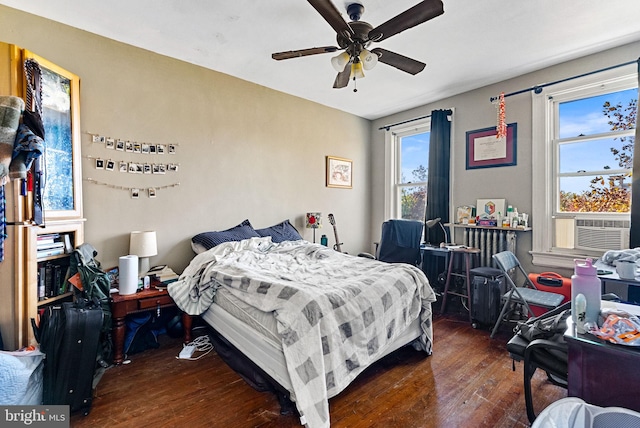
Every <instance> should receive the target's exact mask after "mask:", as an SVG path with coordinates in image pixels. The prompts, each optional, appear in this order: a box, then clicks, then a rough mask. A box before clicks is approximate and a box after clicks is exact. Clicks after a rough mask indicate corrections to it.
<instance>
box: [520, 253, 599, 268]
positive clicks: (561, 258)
mask: <svg viewBox="0 0 640 428" xmlns="http://www.w3.org/2000/svg"><path fill="white" fill-rule="evenodd" d="M530 254H531V255H532V256H533V260H532V263H533V264H534V265H535V266H546V267H552V268H565V269H573V268H574V267H575V262H574V260H575V259H586V258H591V259H594V260H595V259H597V258H599V257H600V256H601V255H597V254H591V255H587V254H574V253H558V252H550V251H549V252H541V251H531V252H530Z"/></svg>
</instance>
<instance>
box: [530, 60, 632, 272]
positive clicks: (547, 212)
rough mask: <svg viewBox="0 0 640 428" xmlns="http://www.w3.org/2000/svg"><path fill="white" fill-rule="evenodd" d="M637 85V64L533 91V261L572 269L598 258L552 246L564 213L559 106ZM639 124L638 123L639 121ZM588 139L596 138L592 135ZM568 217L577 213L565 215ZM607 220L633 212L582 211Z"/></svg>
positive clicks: (586, 215) (627, 215)
mask: <svg viewBox="0 0 640 428" xmlns="http://www.w3.org/2000/svg"><path fill="white" fill-rule="evenodd" d="M637 87H638V75H637V70H636V67H635V65H634V64H630V65H627V66H623V67H619V68H615V69H610V70H606V71H602V72H598V73H595V74H590V75H585V76H582V77H578V78H575V79H571V80H567V81H565V82H561V83H557V84H554V85H553V87H552V88H551V89H549V90H546V91H545V90H543V91H541V92H540V93H535V92H532V139H531V140H532V144H533V147H532V166H533V168H532V170H533V176H532V213H531V214H532V227H533V231H534V233H533V236H532V251H531V254H532V256H533V264H534V265H541V266H548V267H559V268H573V267H574V264H575V263H574V259H575V258H580V257H582V258H585V257H593V256H595V257H598V256H599V255H601V254H598V253H595V254H589V253H588V252H587V251H584V250H582V251H580V250H568V249H559V248H555V247H553V243H554V232H553V231H554V228H553V221H554V219H555V218H562V217H563V215H562V214H559V213H557V212H556V201H557V200H558V187H557V186H558V184H557V178H558V176H557V175H556V170H557V165H558V162H559V153H558V152H559V150H558V147H559V142H560V143H561V142H562V141H564V140H566V139H559V140H554V139H555V138H556V135H558V127H559V124H558V123H557V122H558V121H557V117H558V105H559V103H560V102H566V101H571V100H575V99H581V98H586V97H590V96H596V95H601V94H606V93H610V92H616V91H620V90H625V89H632V88H637ZM636 126H637V124H636ZM588 138H593V136H589V137H588ZM566 216H575V215H573V214H566V215H565V217H566ZM583 216H584V217H588V216H592V217H596V216H597V217H599V218H606V219H620V218H626V219H629V218H630V213H625V214H618V213H580V217H583Z"/></svg>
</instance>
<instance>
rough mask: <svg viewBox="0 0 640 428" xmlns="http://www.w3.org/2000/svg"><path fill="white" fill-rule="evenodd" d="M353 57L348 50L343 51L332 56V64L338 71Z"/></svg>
mask: <svg viewBox="0 0 640 428" xmlns="http://www.w3.org/2000/svg"><path fill="white" fill-rule="evenodd" d="M350 59H351V55H349V54H348V53H347V52H346V51H344V52H342V53H341V54H340V55H337V56H334V57H333V58H331V65H332V66H333V68H334V69H335V70H336V71H337V72H341V71H343V70H344V68H345V66H346V65H347V63H348V62H349V60H350Z"/></svg>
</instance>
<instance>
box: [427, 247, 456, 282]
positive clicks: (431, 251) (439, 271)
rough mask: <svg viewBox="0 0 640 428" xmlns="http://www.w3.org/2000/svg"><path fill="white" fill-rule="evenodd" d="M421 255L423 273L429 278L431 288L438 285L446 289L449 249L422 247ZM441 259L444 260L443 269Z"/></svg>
mask: <svg viewBox="0 0 640 428" xmlns="http://www.w3.org/2000/svg"><path fill="white" fill-rule="evenodd" d="M420 253H421V258H422V271H423V272H424V274H425V275H426V276H427V278H429V282H430V283H431V287H432V288H433V287H435V285H436V284H439V285H441V286H442V287H444V282H445V281H446V279H447V278H446V272H447V267H448V266H449V256H450V254H451V253H450V251H449V249H448V248H446V247H445V248H440V247H436V246H432V245H421V246H420ZM440 259H442V260H443V263H442V268H440V263H438V262H439V261H440Z"/></svg>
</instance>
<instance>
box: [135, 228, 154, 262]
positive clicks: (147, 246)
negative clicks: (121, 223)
mask: <svg viewBox="0 0 640 428" xmlns="http://www.w3.org/2000/svg"><path fill="white" fill-rule="evenodd" d="M129 254H135V255H136V256H138V257H151V256H155V255H157V254H158V245H157V242H156V232H155V230H147V231H134V232H131V236H130V238H129Z"/></svg>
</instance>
